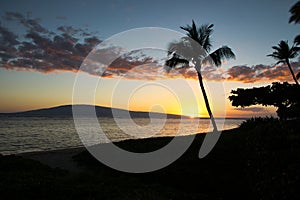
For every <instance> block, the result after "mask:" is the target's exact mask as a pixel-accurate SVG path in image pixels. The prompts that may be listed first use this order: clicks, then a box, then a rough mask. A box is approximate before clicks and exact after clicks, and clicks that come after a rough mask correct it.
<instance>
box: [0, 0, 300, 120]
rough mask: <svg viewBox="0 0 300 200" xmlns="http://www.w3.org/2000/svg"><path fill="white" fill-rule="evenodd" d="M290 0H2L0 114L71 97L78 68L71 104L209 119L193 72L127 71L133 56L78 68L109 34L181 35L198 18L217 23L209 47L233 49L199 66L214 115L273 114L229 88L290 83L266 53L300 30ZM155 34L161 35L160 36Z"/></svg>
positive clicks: (297, 63) (298, 66)
mask: <svg viewBox="0 0 300 200" xmlns="http://www.w3.org/2000/svg"><path fill="white" fill-rule="evenodd" d="M295 2H296V1H295V0H275V1H274V0H252V1H250V0H245V1H239V0H228V1H214V0H209V1H208V0H200V1H197V0H194V1H176V0H175V1H145V2H144V1H55V0H54V1H47V2H43V1H32V0H31V1H30V0H28V1H14V0H2V1H1V2H0V16H1V18H0V95H1V97H0V99H1V101H0V112H18V111H24V110H31V109H38V108H45V107H54V106H58V105H66V104H72V96H73V87H74V83H75V80H76V76H78V77H82V78H83V79H82V80H84V84H82V85H80V87H82V88H83V89H82V90H81V92H82V93H80V99H77V100H78V101H77V100H76V103H82V104H96V105H101V106H112V107H117V108H125V109H130V110H136V111H148V110H152V111H158V112H168V113H174V114H185V115H190V116H198V115H199V113H200V116H203V117H205V116H207V113H206V110H205V108H204V105H203V100H202V95H201V92H200V90H199V87H198V82H197V77H196V76H195V74H194V73H186V71H184V72H185V73H183V71H181V72H182V74H181V73H179V72H173V73H178V74H177V75H176V76H172V73H170V74H165V76H163V75H162V74H163V73H158V72H161V71H151V70H159V68H158V67H157V68H156V67H155V66H154V67H153V66H152V65H153V63H152V64H151V62H145V63H142V62H141V63H139V64H140V65H143V67H140V68H135V70H137V71H134V70H129V71H128V72H127V71H126V69H128V67H127V66H128V65H129V64H128V63H126V62H122V61H120V62H117V61H116V63H115V66H117V68H118V70H119V71H114V72H111V73H110V74H109V75H106V76H103V77H102V78H101V77H99V76H97V74H95V73H92V72H90V71H89V72H87V71H86V72H82V71H79V72H78V73H77V70H78V68H79V67H80V65H81V64H82V61H83V60H84V58H85V57H86V56H87V55H88V53H89V52H90V51H91V50H92V48H93V47H95V45H97V44H98V43H99V42H100V41H103V40H106V39H108V38H111V37H112V36H113V35H115V34H119V33H121V32H123V31H127V30H129V29H133V28H142V27H161V28H166V29H170V30H174V31H178V32H180V33H183V34H184V31H183V30H181V29H180V28H179V27H180V26H184V25H186V24H190V23H191V21H192V19H194V20H195V22H196V23H197V24H199V25H201V24H206V23H213V24H214V25H215V26H214V33H213V35H212V39H213V49H215V48H218V47H220V46H221V45H228V46H229V47H231V48H232V49H233V51H234V52H235V54H236V60H230V61H227V62H225V63H224V64H223V66H222V68H221V69H218V70H217V71H213V70H214V69H211V68H209V67H208V68H206V69H203V74H204V78H205V79H206V87H207V91H208V93H209V95H210V100H211V104H212V108H213V111H214V114H215V116H217V117H251V116H265V115H275V114H274V113H275V109H274V108H271V107H270V108H265V107H258V106H255V107H250V108H245V109H241V108H234V107H232V106H231V104H230V102H229V100H228V96H229V95H230V91H231V90H232V89H236V88H238V87H242V88H249V87H253V86H257V87H259V86H263V85H266V84H270V83H272V82H274V81H289V82H292V78H291V76H290V74H289V71H288V69H287V67H286V66H284V65H283V66H276V67H274V64H275V63H276V61H275V60H273V59H272V58H270V57H267V56H266V55H267V54H270V53H271V52H272V49H271V47H272V46H274V45H276V44H278V42H279V41H280V40H288V41H289V43H290V44H292V41H293V39H294V37H295V36H296V35H297V34H299V30H300V26H299V25H294V24H289V23H288V19H289V16H290V13H289V9H290V7H291V6H292V5H293V4H294V3H295ZM157 37H158V40H159V39H161V38H159V37H163V36H161V35H160V36H157ZM141 38H142V39H143V37H142V36H141ZM141 38H139V39H141ZM139 39H136V40H133V41H130V42H131V43H132V44H133V43H135V42H137V41H139ZM127 42H128V41H127ZM137 43H138V44H139V43H140V42H137ZM292 66H293V68H294V70H295V71H296V72H299V71H300V60H299V59H295V60H293V62H292ZM124 70H125V71H124ZM120 74H122V75H125V76H119V75H120ZM149 74H150V75H151V77H152V78H151V79H150V78H149ZM146 75H148V76H146ZM216 77H217V78H216ZM221 80H222V81H221ZM77 81H78V79H77ZM94 83H96V85H95V84H94ZM90 90H94V97H93V98H89V91H90Z"/></svg>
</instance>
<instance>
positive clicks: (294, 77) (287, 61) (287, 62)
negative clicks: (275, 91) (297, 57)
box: [285, 59, 299, 85]
mask: <svg viewBox="0 0 300 200" xmlns="http://www.w3.org/2000/svg"><path fill="white" fill-rule="evenodd" d="M285 62H286V64H287V65H288V67H289V69H290V72H291V74H292V76H293V79H294V81H295V82H296V84H297V85H299V83H298V81H297V79H296V76H295V74H294V72H293V69H292V67H291V64H290V62H289V59H286V60H285Z"/></svg>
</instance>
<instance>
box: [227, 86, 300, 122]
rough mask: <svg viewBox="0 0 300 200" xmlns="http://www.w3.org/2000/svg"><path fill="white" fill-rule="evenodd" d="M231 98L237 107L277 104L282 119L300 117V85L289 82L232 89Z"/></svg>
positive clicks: (278, 113)
mask: <svg viewBox="0 0 300 200" xmlns="http://www.w3.org/2000/svg"><path fill="white" fill-rule="evenodd" d="M231 94H232V95H231V96H229V100H230V101H231V103H232V105H233V106H235V107H238V106H241V107H248V106H252V105H263V106H275V107H277V108H278V109H277V111H276V112H277V115H278V117H280V119H287V118H299V117H300V86H299V85H296V84H288V83H287V82H284V83H279V82H274V83H272V85H268V86H264V87H259V88H256V87H254V88H250V89H242V88H238V89H237V90H232V91H231Z"/></svg>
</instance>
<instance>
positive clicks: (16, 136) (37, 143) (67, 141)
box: [0, 117, 244, 155]
mask: <svg viewBox="0 0 300 200" xmlns="http://www.w3.org/2000/svg"><path fill="white" fill-rule="evenodd" d="M98 120H99V124H100V126H101V128H102V130H103V132H104V133H105V134H106V135H107V137H108V138H109V139H110V140H111V141H120V140H126V139H131V138H146V137H163V136H175V135H190V134H196V133H204V132H209V131H211V130H212V127H211V126H210V120H208V119H200V120H199V119H166V121H164V120H162V119H153V120H152V121H151V120H150V119H148V118H136V119H134V120H133V121H132V120H130V121H128V120H126V119H118V120H117V122H115V121H114V119H112V118H99V119H98ZM86 121H88V120H86ZM242 121H244V120H243V119H226V120H225V121H224V120H219V119H217V125H218V128H219V130H226V129H231V128H235V127H237V126H238V125H239V124H241V123H242ZM97 126H99V125H97V124H96V125H95V124H87V126H86V127H87V128H83V130H84V131H85V133H86V134H89V131H91V130H92V129H93V127H97ZM0 138H1V140H0V153H1V154H4V155H7V154H15V153H23V152H32V151H45V150H56V149H64V148H73V147H80V146H83V145H82V142H81V140H80V138H79V136H78V134H77V132H76V129H75V125H74V121H73V118H60V119H56V118H40V117H35V118H33V117H31V118H22V117H2V118H0ZM90 140H91V144H93V143H99V141H97V142H95V141H92V140H93V138H91V139H90Z"/></svg>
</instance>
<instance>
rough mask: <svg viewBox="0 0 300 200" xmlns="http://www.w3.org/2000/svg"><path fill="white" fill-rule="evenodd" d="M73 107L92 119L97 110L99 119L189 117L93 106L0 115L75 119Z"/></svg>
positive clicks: (3, 115)
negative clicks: (92, 113)
mask: <svg viewBox="0 0 300 200" xmlns="http://www.w3.org/2000/svg"><path fill="white" fill-rule="evenodd" d="M72 106H73V107H75V109H76V111H77V114H78V116H82V117H91V115H90V114H89V113H91V111H92V112H93V111H94V110H95V112H96V115H97V117H107V118H112V117H117V118H128V116H130V117H132V118H149V117H154V118H165V117H167V118H181V117H184V118H185V117H187V116H181V115H174V114H163V113H157V112H136V111H128V110H123V109H118V108H108V107H102V106H92V105H63V106H57V107H51V108H43V109H37V110H30V111H24V112H15V113H0V116H1V117H73V111H72Z"/></svg>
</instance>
